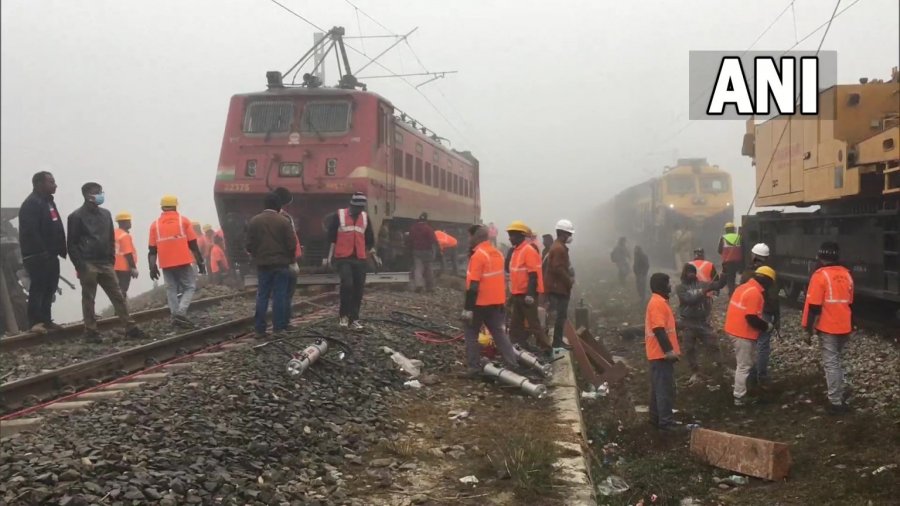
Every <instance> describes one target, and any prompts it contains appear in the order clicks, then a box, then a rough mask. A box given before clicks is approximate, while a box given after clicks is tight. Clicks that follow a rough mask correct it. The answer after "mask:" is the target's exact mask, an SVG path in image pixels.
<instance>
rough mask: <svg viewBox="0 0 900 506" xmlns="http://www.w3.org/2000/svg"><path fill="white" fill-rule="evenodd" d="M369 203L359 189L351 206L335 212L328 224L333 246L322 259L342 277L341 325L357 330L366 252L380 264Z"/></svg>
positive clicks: (364, 275) (364, 277) (324, 263)
mask: <svg viewBox="0 0 900 506" xmlns="http://www.w3.org/2000/svg"><path fill="white" fill-rule="evenodd" d="M367 204H368V199H367V198H366V196H365V194H363V193H360V192H356V193H354V194H353V196H352V197H350V207H347V208H344V209H338V211H337V213H335V214H334V215H333V217H332V219H331V222H330V223H329V224H328V227H327V229H328V240H329V242H331V248H330V250H329V252H328V256H326V257H325V259H324V260H322V263H323V265H326V266H332V265H333V266H334V268H335V270H337V272H338V275H339V276H340V278H341V289H340V300H341V302H340V309H339V311H338V314H339V316H340V320H339V325H340V326H341V327H350V328H353V329H355V330H360V329H362V328H363V326H362V323H360V321H359V312H360V306H361V305H362V299H363V291H364V290H365V284H366V267H367V265H366V258H367V257H366V252H368V253H369V254H371V255H372V258H373V259H374V260H375V263H376V264H377V265H379V266H380V265H381V259H380V258H379V257H378V254H377V253H376V251H375V233H374V232H373V231H372V222H371V220H369V215H368V213H366V211H365V209H366V205H367Z"/></svg>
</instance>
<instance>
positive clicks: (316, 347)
mask: <svg viewBox="0 0 900 506" xmlns="http://www.w3.org/2000/svg"><path fill="white" fill-rule="evenodd" d="M326 351H328V341H326V340H324V339H318V340H316V342H315V343H313V344H311V345H309V346H307V347H306V348H305V349H304V350H303V351H301V352H300V353H298V354H296V355H295V356H294V358H292V359H291V360H289V361H288V365H287V370H288V373H289V374H291V375H293V376H299V375H301V374H303V373H304V371H306V370H307V369H309V366H311V365H313V364H314V363H315V362H316V360H319V359H320V358H322V355H324V354H325V352H326Z"/></svg>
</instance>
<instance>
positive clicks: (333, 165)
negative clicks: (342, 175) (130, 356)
mask: <svg viewBox="0 0 900 506" xmlns="http://www.w3.org/2000/svg"><path fill="white" fill-rule="evenodd" d="M325 174H326V175H329V176H333V175H335V174H337V158H329V159H328V160H327V161H326V162H325Z"/></svg>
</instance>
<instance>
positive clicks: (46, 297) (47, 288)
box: [22, 255, 59, 327]
mask: <svg viewBox="0 0 900 506" xmlns="http://www.w3.org/2000/svg"><path fill="white" fill-rule="evenodd" d="M22 263H24V264H25V271H26V272H28V277H29V279H30V280H31V284H30V285H29V288H28V324H29V325H30V326H32V327H33V326H35V325H37V324H38V323H50V322H52V321H53V318H52V316H51V315H50V306H52V305H53V294H54V293H56V289H57V288H58V287H59V257H58V256H56V255H53V256H50V255H41V256H33V257H29V258H26V259H25V260H24V261H23V262H22Z"/></svg>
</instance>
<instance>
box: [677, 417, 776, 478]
mask: <svg viewBox="0 0 900 506" xmlns="http://www.w3.org/2000/svg"><path fill="white" fill-rule="evenodd" d="M691 454H693V455H694V456H696V457H699V458H700V459H701V460H703V461H704V462H707V463H709V464H712V465H714V466H716V467H721V468H723V469H728V470H729V471H735V472H738V473H741V474H746V475H749V476H755V477H757V478H762V479H764V480H772V481H776V480H781V479H784V478H785V477H786V476H787V475H788V472H789V471H790V468H791V450H790V446H789V445H787V444H786V443H778V442H775V441H768V440H765V439H757V438H752V437H747V436H739V435H736V434H729V433H727V432H718V431H714V430H709V429H694V430H693V431H691Z"/></svg>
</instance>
